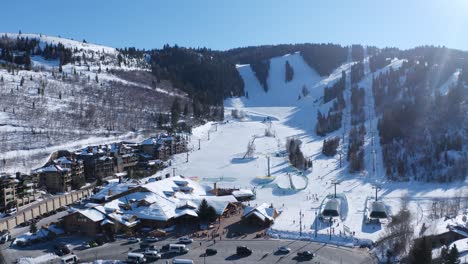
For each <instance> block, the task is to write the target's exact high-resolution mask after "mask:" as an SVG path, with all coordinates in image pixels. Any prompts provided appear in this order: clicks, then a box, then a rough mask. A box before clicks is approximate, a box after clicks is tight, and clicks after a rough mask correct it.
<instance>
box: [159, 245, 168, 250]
mask: <svg viewBox="0 0 468 264" xmlns="http://www.w3.org/2000/svg"><path fill="white" fill-rule="evenodd" d="M168 250H169V244H165V245H164V246H162V247H161V251H168Z"/></svg>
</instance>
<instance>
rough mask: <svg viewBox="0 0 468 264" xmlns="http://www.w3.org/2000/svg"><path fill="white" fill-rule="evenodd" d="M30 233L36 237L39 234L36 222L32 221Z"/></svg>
mask: <svg viewBox="0 0 468 264" xmlns="http://www.w3.org/2000/svg"><path fill="white" fill-rule="evenodd" d="M29 232H30V233H31V234H34V235H35V234H36V233H37V224H36V221H32V223H31V225H30V226H29Z"/></svg>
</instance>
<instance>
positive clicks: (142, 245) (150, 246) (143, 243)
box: [140, 242, 169, 250]
mask: <svg viewBox="0 0 468 264" xmlns="http://www.w3.org/2000/svg"><path fill="white" fill-rule="evenodd" d="M147 248H148V249H153V250H154V249H155V247H154V245H153V244H151V243H148V242H141V243H140V249H147ZM168 249H169V248H168Z"/></svg>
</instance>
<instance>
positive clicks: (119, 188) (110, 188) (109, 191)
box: [92, 182, 138, 200]
mask: <svg viewBox="0 0 468 264" xmlns="http://www.w3.org/2000/svg"><path fill="white" fill-rule="evenodd" d="M137 186H138V185H136V184H134V183H129V182H124V183H118V182H111V183H109V184H107V185H106V186H104V187H103V188H102V189H101V190H100V191H99V192H97V193H96V194H95V195H93V196H92V198H93V199H95V200H107V199H108V198H109V197H112V196H114V195H117V194H120V193H122V192H125V191H128V190H129V189H132V188H135V187H137Z"/></svg>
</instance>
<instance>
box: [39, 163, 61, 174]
mask: <svg viewBox="0 0 468 264" xmlns="http://www.w3.org/2000/svg"><path fill="white" fill-rule="evenodd" d="M62 171H68V169H67V168H62V167H60V166H59V165H54V164H52V165H49V166H45V167H42V168H39V169H37V170H36V172H38V173H41V172H62Z"/></svg>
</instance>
